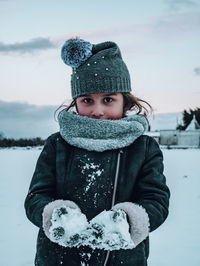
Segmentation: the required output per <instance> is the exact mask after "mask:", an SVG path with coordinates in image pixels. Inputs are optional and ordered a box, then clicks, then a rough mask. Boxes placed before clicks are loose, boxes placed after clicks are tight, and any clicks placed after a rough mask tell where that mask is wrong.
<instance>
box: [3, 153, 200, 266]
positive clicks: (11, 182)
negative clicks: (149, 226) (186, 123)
mask: <svg viewBox="0 0 200 266" xmlns="http://www.w3.org/2000/svg"><path fill="white" fill-rule="evenodd" d="M39 153H40V150H39V149H36V148H35V149H30V150H24V149H15V150H12V149H10V150H9V149H4V150H0V162H1V166H0V187H1V189H0V210H1V219H0V230H1V233H0V250H1V255H0V266H13V265H14V266H33V260H34V254H35V244H36V236H37V231H38V229H37V228H36V227H35V226H34V225H32V224H31V223H30V222H29V221H28V220H27V218H26V216H25V212H24V207H23V203H24V198H25V196H26V193H27V190H28V186H29V183H30V179H31V176H32V173H33V171H34V167H35V163H36V160H37V158H38V155H39ZM163 153H164V158H165V175H166V176H167V183H168V185H169V187H170V190H171V201H170V203H171V204H170V214H169V217H168V219H167V220H166V222H165V223H164V224H163V225H162V226H161V227H160V228H158V229H157V230H156V231H154V232H152V233H151V234H150V257H149V263H148V265H149V266H177V265H181V266H188V265H190V266H199V265H200V167H199V159H200V150H199V149H191V150H190V149H188V150H167V149H165V150H163Z"/></svg>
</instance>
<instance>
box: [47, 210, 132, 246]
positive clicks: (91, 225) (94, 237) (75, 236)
mask: <svg viewBox="0 0 200 266" xmlns="http://www.w3.org/2000/svg"><path fill="white" fill-rule="evenodd" d="M51 223H52V226H51V227H50V229H49V232H50V239H51V241H52V242H55V243H57V244H59V245H61V246H64V247H80V246H89V247H91V248H92V249H96V248H98V249H104V250H119V249H132V248H134V247H135V245H134V243H133V241H132V239H131V236H130V233H129V224H128V222H127V218H126V213H125V212H124V211H122V210H110V211H105V210H104V211H103V212H101V213H100V214H98V215H97V216H96V217H94V218H93V219H92V220H91V221H90V222H88V221H87V218H86V216H85V215H84V214H83V213H82V212H81V211H80V210H79V209H78V208H77V209H72V208H70V207H66V206H62V207H60V208H56V209H54V211H53V215H52V219H51Z"/></svg>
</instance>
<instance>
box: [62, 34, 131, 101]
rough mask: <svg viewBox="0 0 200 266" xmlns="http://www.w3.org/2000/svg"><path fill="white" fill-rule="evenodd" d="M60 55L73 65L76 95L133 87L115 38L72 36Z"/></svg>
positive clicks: (72, 82)
mask: <svg viewBox="0 0 200 266" xmlns="http://www.w3.org/2000/svg"><path fill="white" fill-rule="evenodd" d="M61 58H62V60H63V61H64V63H65V64H66V65H69V66H71V67H72V75H71V92H72V98H73V99H75V98H77V97H79V96H82V95H88V94H93V93H105V92H109V93H117V92H130V91H131V84H130V75H129V71H128V69H127V66H126V65H125V63H124V61H123V60H122V56H121V52H120V49H119V47H118V46H117V44H116V43H114V42H103V43H99V44H91V43H90V42H86V41H84V40H82V39H78V38H76V39H69V40H67V41H66V42H65V44H64V45H63V47H62V50H61Z"/></svg>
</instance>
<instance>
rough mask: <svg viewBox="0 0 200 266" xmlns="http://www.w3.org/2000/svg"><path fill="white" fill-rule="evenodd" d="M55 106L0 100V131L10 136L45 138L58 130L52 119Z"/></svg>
mask: <svg viewBox="0 0 200 266" xmlns="http://www.w3.org/2000/svg"><path fill="white" fill-rule="evenodd" d="M56 108H57V106H38V105H33V104H28V103H26V102H6V101H2V100H0V132H3V134H4V135H5V136H6V137H11V138H22V137H23V138H30V137H42V138H46V137H48V136H49V135H50V134H52V133H54V132H56V131H58V123H56V122H55V120H54V111H55V110H56Z"/></svg>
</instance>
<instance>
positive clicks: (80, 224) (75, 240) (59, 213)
mask: <svg viewBox="0 0 200 266" xmlns="http://www.w3.org/2000/svg"><path fill="white" fill-rule="evenodd" d="M51 222H52V226H51V227H50V229H49V233H50V240H51V241H52V242H55V243H58V244H59V245H61V246H64V247H76V246H80V245H81V244H82V242H83V241H84V235H82V231H84V230H85V229H86V228H87V227H88V221H87V218H86V216H85V215H84V214H83V213H82V212H81V211H80V209H78V208H76V209H72V208H70V207H65V206H62V207H60V208H56V209H54V211H53V214H52V219H51Z"/></svg>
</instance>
